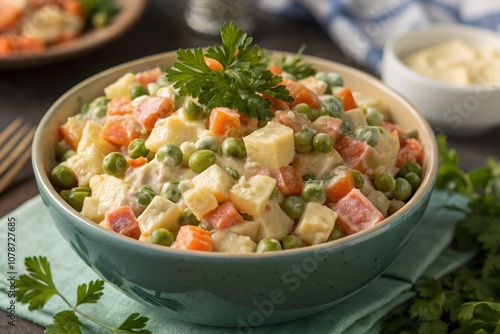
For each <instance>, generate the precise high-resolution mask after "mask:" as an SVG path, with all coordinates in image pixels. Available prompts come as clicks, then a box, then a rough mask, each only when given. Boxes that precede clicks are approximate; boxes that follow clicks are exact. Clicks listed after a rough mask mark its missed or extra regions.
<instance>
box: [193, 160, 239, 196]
mask: <svg viewBox="0 0 500 334" xmlns="http://www.w3.org/2000/svg"><path fill="white" fill-rule="evenodd" d="M193 183H194V186H195V187H197V188H201V187H207V188H208V189H209V190H210V191H211V192H212V193H213V194H214V196H215V198H216V199H217V201H218V202H219V203H222V202H224V201H227V200H229V189H231V187H232V186H233V185H234V184H235V180H234V179H233V177H232V176H231V175H229V174H228V173H227V172H226V171H225V170H223V169H222V168H221V167H219V166H218V165H215V164H214V165H212V166H210V167H208V168H207V169H205V170H204V171H203V172H201V173H200V174H198V175H196V176H195V177H194V178H193Z"/></svg>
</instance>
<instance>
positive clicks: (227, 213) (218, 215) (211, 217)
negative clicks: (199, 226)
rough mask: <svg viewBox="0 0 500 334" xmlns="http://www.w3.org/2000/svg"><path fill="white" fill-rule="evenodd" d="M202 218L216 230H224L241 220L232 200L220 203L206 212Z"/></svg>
mask: <svg viewBox="0 0 500 334" xmlns="http://www.w3.org/2000/svg"><path fill="white" fill-rule="evenodd" d="M203 219H204V220H206V221H208V222H209V223H210V224H212V226H213V227H215V228H216V229H218V230H224V229H226V228H228V227H230V226H233V225H236V224H238V223H241V222H242V221H243V217H242V216H241V215H240V213H239V212H238V210H236V207H235V206H234V204H233V202H229V201H228V202H224V203H222V204H221V205H219V206H218V207H216V208H215V209H213V210H212V211H210V212H209V213H207V214H206V215H205V216H204V217H203Z"/></svg>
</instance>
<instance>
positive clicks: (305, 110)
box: [293, 103, 312, 120]
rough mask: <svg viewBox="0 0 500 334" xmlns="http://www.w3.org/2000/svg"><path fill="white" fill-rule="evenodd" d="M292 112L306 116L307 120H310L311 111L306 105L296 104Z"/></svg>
mask: <svg viewBox="0 0 500 334" xmlns="http://www.w3.org/2000/svg"><path fill="white" fill-rule="evenodd" d="M293 110H295V111H296V112H298V113H301V114H304V115H306V116H307V118H308V119H309V120H310V119H312V109H311V107H310V106H309V105H308V104H307V103H298V104H296V105H295V106H294V107H293Z"/></svg>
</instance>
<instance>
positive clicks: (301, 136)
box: [293, 127, 315, 153]
mask: <svg viewBox="0 0 500 334" xmlns="http://www.w3.org/2000/svg"><path fill="white" fill-rule="evenodd" d="M314 134H315V132H314V130H313V129H311V128H308V127H305V128H303V129H300V130H299V131H297V132H295V133H294V135H293V140H294V142H295V150H296V151H297V152H299V153H307V152H310V151H311V150H312V149H313V138H314Z"/></svg>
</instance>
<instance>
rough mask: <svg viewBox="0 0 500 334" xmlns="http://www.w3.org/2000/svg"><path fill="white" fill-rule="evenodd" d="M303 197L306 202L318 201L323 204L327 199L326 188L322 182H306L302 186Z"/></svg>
mask: <svg viewBox="0 0 500 334" xmlns="http://www.w3.org/2000/svg"><path fill="white" fill-rule="evenodd" d="M301 197H302V199H304V201H306V202H316V203H319V204H323V203H325V201H326V193H325V189H324V188H323V186H322V185H321V184H320V183H317V182H306V183H304V186H303V187H302V194H301Z"/></svg>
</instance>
